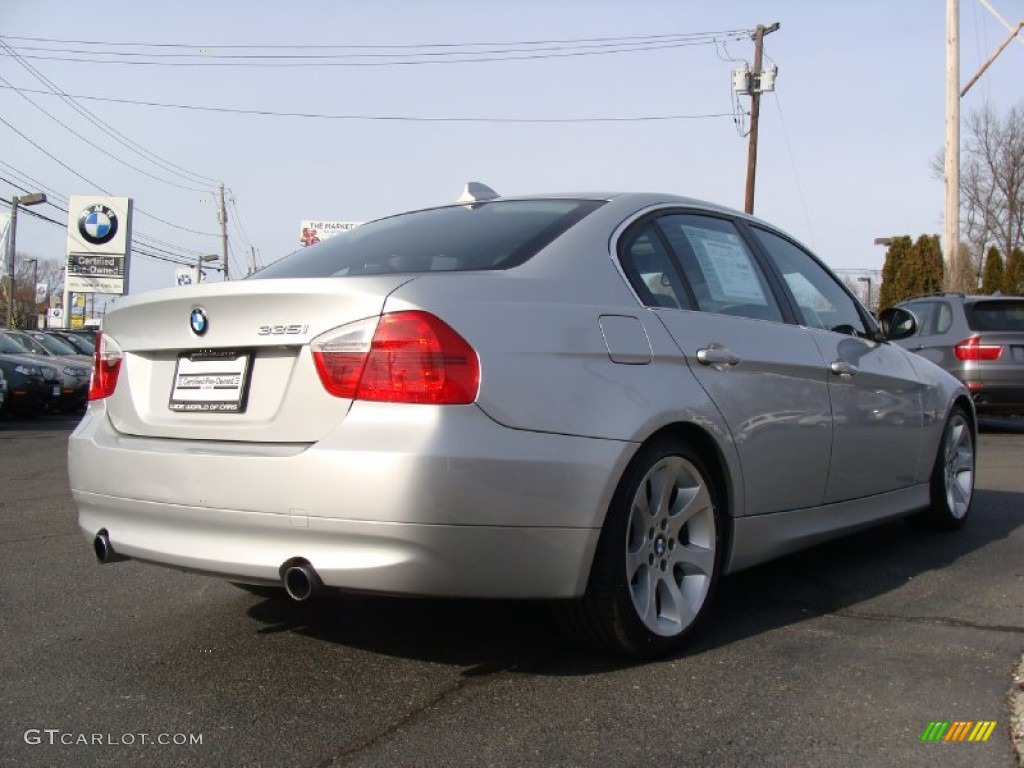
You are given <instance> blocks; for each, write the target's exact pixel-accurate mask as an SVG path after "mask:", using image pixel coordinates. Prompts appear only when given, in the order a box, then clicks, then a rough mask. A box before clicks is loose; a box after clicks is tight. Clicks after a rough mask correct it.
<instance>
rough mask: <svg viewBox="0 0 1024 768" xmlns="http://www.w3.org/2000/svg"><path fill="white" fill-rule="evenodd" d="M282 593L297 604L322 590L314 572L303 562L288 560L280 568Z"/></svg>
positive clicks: (321, 584)
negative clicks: (286, 594) (282, 582)
mask: <svg viewBox="0 0 1024 768" xmlns="http://www.w3.org/2000/svg"><path fill="white" fill-rule="evenodd" d="M281 570H282V572H283V574H284V575H283V576H282V580H283V581H284V591H285V592H287V593H288V597H290V598H291V599H292V600H294V601H295V602H297V603H301V602H305V601H306V600H309V599H310V598H311V597H313V596H314V595H316V594H317V593H318V592H319V591H320V590H321V589H323V582H322V581H320V577H319V576H318V575H317V572H316V570H315V569H314V568H313V566H312V565H310V564H309V563H308V562H307V561H305V560H298V559H296V560H290V561H289V562H287V563H285V564H284V565H282V566H281Z"/></svg>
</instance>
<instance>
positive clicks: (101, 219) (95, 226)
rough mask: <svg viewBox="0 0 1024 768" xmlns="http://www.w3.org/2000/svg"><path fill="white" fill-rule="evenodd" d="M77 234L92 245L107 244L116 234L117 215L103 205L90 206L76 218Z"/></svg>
mask: <svg viewBox="0 0 1024 768" xmlns="http://www.w3.org/2000/svg"><path fill="white" fill-rule="evenodd" d="M78 234H80V235H81V236H82V237H84V238H85V240H86V241H87V242H89V243H92V244H93V245H103V244H104V243H109V242H110V241H111V240H113V239H114V236H115V235H116V234H117V214H116V213H114V212H113V211H112V210H111V209H110V208H107V206H105V205H98V204H97V205H90V206H89V207H88V208H86V209H85V210H84V211H82V213H81V214H80V215H79V217H78Z"/></svg>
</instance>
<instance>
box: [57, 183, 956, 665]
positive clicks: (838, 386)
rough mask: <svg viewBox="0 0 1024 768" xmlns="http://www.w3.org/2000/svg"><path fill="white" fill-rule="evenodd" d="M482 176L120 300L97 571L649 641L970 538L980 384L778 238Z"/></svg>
mask: <svg viewBox="0 0 1024 768" xmlns="http://www.w3.org/2000/svg"><path fill="white" fill-rule="evenodd" d="M475 189H476V193H471V194H467V195H465V196H464V197H463V198H460V201H459V202H458V203H457V204H454V205H446V206H442V207H437V208H431V209H427V210H419V211H412V212H408V213H402V214H398V215H395V216H390V217H387V218H383V219H380V220H378V221H374V222H371V223H368V224H365V225H363V226H361V227H359V228H357V229H354V230H351V231H349V232H347V233H344V234H341V235H339V236H337V237H335V238H332V239H330V240H326V241H324V242H323V243H321V244H319V245H314V246H311V247H308V248H303V249H301V250H300V251H297V252H296V253H293V254H291V255H290V256H287V257H285V258H283V259H281V260H280V261H278V262H276V263H275V264H273V265H272V266H270V267H268V268H266V269H264V270H263V271H262V272H259V273H257V274H255V275H253V276H252V277H250V278H248V279H245V280H241V281H237V282H231V283H211V284H203V285H198V286H193V287H184V288H181V287H176V288H170V289H167V290H160V291H153V292H150V293H145V294H141V295H138V296H131V297H127V298H126V299H124V300H122V301H120V302H118V305H117V308H116V309H114V310H113V311H111V312H110V313H108V314H107V316H106V317H105V319H104V324H103V332H102V335H101V336H100V337H99V339H98V340H97V344H96V355H95V366H94V371H93V379H92V383H91V387H90V392H89V407H88V411H87V413H86V415H85V417H84V419H83V420H82V422H81V424H80V425H79V426H78V428H77V429H76V431H75V432H74V434H73V435H72V437H71V440H70V445H69V467H70V477H71V487H72V490H73V495H74V500H75V504H76V506H77V509H78V519H79V525H80V527H81V529H82V531H83V532H84V534H85V535H86V537H87V538H88V540H89V541H91V542H92V545H93V547H94V549H95V552H96V555H97V557H98V558H99V560H100V561H102V562H112V561H116V560H121V559H125V558H135V559H138V560H142V561H146V562H150V563H156V564H161V565H165V566H171V567H174V568H183V569H190V570H195V571H198V572H202V573H205V574H211V575H214V576H219V577H221V578H224V579H228V580H230V581H232V582H235V583H238V584H239V585H240V586H243V587H246V588H249V589H252V590H254V591H255V590H263V591H264V592H266V591H267V590H268V589H269V590H270V591H272V592H273V591H275V590H276V591H279V592H280V593H281V594H282V595H284V594H285V593H287V594H288V595H289V596H290V597H291V598H292V599H296V600H306V599H309V598H311V597H314V596H315V595H316V594H317V593H319V592H321V591H324V590H326V589H329V588H335V589H344V590H358V591H361V592H377V593H388V594H403V595H421V596H460V597H480V598H495V599H497V598H503V599H514V598H544V599H550V600H551V601H552V606H553V608H554V610H555V611H556V614H557V616H558V617H559V619H560V624H561V625H562V626H563V627H564V628H565V629H566V631H567V632H569V633H570V634H571V635H572V636H573V637H574V638H575V639H577V640H578V641H579V642H581V643H582V644H584V645H586V646H588V647H590V648H592V649H597V650H598V651H601V652H608V653H617V654H624V655H630V656H636V657H651V656H656V655H660V654H665V653H669V652H672V651H674V650H676V649H677V648H678V647H679V646H680V644H681V643H682V642H683V641H684V639H685V638H686V637H687V635H688V634H689V633H690V632H691V630H693V628H694V627H695V626H697V625H698V623H699V621H700V620H701V618H702V616H703V615H704V614H705V613H706V612H707V609H708V606H709V604H710V601H711V599H712V596H713V594H714V592H715V587H716V583H717V581H718V579H719V577H720V576H722V575H723V574H727V573H730V572H733V571H737V570H739V569H742V568H746V567H749V566H752V565H754V564H757V563H760V562H763V561H765V560H768V559H770V558H773V557H777V556H779V555H782V554H785V553H787V552H791V551H794V550H797V549H799V548H802V547H806V546H809V545H813V544H815V543H818V542H821V541H824V540H826V539H829V538H832V537H835V536H838V535H841V534H844V533H847V532H849V531H853V530H856V529H859V528H862V527H864V526H867V525H871V524H874V523H878V522H880V521H883V520H888V519H891V518H898V517H907V518H908V520H910V521H911V523H912V524H914V525H915V526H918V527H925V528H933V529H943V530H953V529H956V528H959V527H960V526H962V525H963V524H964V522H965V520H966V519H967V516H968V512H969V510H970V506H971V498H972V491H973V476H974V464H975V458H974V446H975V443H976V426H975V413H974V409H973V406H972V404H971V398H970V396H969V393H968V392H967V391H966V390H965V389H964V387H963V386H962V385H961V384H960V382H958V381H957V380H956V379H954V378H953V377H952V376H950V375H949V374H947V373H946V372H944V371H942V370H941V369H939V368H938V367H936V366H934V365H932V364H931V363H929V362H928V361H926V360H924V359H922V358H921V357H918V356H916V355H913V354H911V353H909V352H906V351H905V350H903V349H901V348H900V347H899V346H897V345H895V344H892V343H890V342H889V341H888V340H887V339H886V337H885V334H884V333H883V332H882V330H880V329H879V327H878V326H877V325H876V324H875V321H874V320H873V318H872V316H871V315H870V314H869V313H868V312H867V311H866V310H865V309H864V307H862V306H861V305H860V303H859V302H858V301H857V299H856V298H855V297H854V296H853V295H852V294H851V293H850V291H849V290H848V289H847V288H846V287H845V286H844V285H843V283H842V282H841V281H840V280H838V279H837V278H836V277H835V276H834V275H833V274H832V273H831V272H830V271H829V270H828V269H827V268H826V267H825V266H824V265H823V264H822V262H821V261H819V260H818V259H817V258H816V257H815V256H814V255H812V254H811V253H810V252H809V251H808V250H807V249H806V248H804V247H803V246H802V245H800V244H799V243H798V242H797V241H795V240H794V239H792V238H791V237H789V236H787V235H786V234H785V233H784V232H781V231H780V230H778V229H777V228H775V227H773V226H771V225H769V224H767V223H765V222H763V221H760V220H758V219H755V218H752V217H749V216H745V215H743V214H740V213H737V212H734V211H732V210H729V209H726V208H722V207H718V206H715V205H711V204H707V203H703V202H699V201H696V200H692V199H688V198H682V197H674V196H670V195H656V194H588V195H565V196H538V197H526V198H502V197H498V196H496V195H492V194H488V193H489V190H487V188H485V187H482V186H476V187H475ZM481 189H482V190H484V191H485V193H481V192H480V190H481Z"/></svg>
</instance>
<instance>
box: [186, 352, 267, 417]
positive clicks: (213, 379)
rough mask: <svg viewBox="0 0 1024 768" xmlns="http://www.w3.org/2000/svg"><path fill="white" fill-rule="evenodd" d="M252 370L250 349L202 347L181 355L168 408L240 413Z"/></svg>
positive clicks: (243, 405)
mask: <svg viewBox="0 0 1024 768" xmlns="http://www.w3.org/2000/svg"><path fill="white" fill-rule="evenodd" d="M251 369H252V353H251V352H240V351H239V350H235V349H203V350H198V351H195V352H186V353H184V354H182V355H179V356H178V364H177V366H176V367H175V369H174V385H173V387H172V388H171V400H170V403H169V404H168V407H169V408H170V409H171V410H172V411H215V412H218V413H241V412H243V411H244V410H245V402H246V397H247V395H248V392H249V372H250V371H251Z"/></svg>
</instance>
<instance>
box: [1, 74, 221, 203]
mask: <svg viewBox="0 0 1024 768" xmlns="http://www.w3.org/2000/svg"><path fill="white" fill-rule="evenodd" d="M0 82H2V83H6V84H7V86H8V87H9V88H12V89H13V90H14V91H16V92H17V93H18V95H19V96H21V98H23V99H25V101H27V102H28V103H29V104H31V105H32V106H33V107H35V108H36V109H38V110H39V111H40V112H42V113H43V114H44V115H46V116H47V117H48V118H50V119H51V120H53V121H54V122H55V123H57V125H59V126H61V127H62V128H64V130H66V131H68V132H69V133H71V134H72V135H73V136H76V137H78V138H79V139H81V140H82V141H84V142H85V143H86V144H88V145H89V146H90V147H92V148H93V149H95V150H96V151H98V152H100V153H102V154H104V155H106V156H107V157H109V158H110V159H111V160H116V161H117V162H119V163H121V165H123V166H125V167H127V168H131V169H132V170H133V171H138V172H139V173H141V174H142V175H143V176H148V177H149V178H151V179H155V180H156V181H159V182H161V183H162V184H168V185H170V186H172V187H177V188H178V189H185V190H188V191H190V192H209V191H210V190H209V189H200V188H199V187H186V186H185V185H184V184H178V183H177V182H175V181H171V180H169V179H164V178H161V177H159V176H156V175H154V174H152V173H150V172H149V171H147V170H145V169H143V168H139V167H138V166H136V165H132V164H131V163H129V162H128V161H127V160H123V159H121V158H120V157H118V156H117V155H115V154H113V153H112V152H108V151H107V150H105V149H104V148H103V147H101V146H100V145H99V144H97V143H95V142H94V141H91V140H90V139H87V138H86V137H85V136H83V135H82V134H80V133H79V132H78V131H76V130H75V129H74V128H72V127H70V126H69V125H67V124H66V123H64V122H63V121H62V120H60V119H59V118H57V117H55V116H54V115H52V114H51V113H49V112H47V111H46V110H45V109H43V108H42V107H41V106H39V105H38V104H36V103H35V102H34V101H32V99H30V98H29V97H28V96H27V95H25V94H24V93H22V92H20V91H18V89H17V88H14V86H12V85H11V83H10V82H9V81H8V80H5V79H4V78H3V77H2V76H0Z"/></svg>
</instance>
